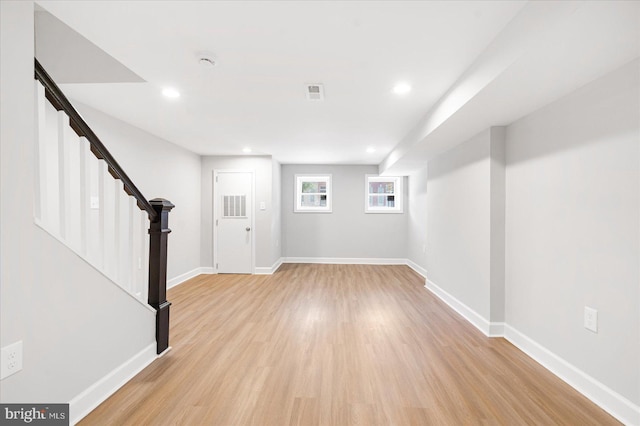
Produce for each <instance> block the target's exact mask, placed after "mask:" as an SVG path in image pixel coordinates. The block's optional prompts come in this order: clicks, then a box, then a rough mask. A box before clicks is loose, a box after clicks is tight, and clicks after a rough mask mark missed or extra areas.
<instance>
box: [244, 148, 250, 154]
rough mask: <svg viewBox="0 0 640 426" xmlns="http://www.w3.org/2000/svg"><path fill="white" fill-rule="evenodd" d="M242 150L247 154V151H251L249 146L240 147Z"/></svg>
mask: <svg viewBox="0 0 640 426" xmlns="http://www.w3.org/2000/svg"><path fill="white" fill-rule="evenodd" d="M242 152H245V153H247V154H248V153H250V152H251V148H249V147H247V148H242Z"/></svg>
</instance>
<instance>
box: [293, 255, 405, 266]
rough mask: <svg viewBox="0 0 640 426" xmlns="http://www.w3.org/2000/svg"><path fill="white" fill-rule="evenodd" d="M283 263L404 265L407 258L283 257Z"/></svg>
mask: <svg viewBox="0 0 640 426" xmlns="http://www.w3.org/2000/svg"><path fill="white" fill-rule="evenodd" d="M283 263H325V264H331V265H406V264H407V259H397V258H373V257H372V258H369V257H362V258H359V257H285V258H283Z"/></svg>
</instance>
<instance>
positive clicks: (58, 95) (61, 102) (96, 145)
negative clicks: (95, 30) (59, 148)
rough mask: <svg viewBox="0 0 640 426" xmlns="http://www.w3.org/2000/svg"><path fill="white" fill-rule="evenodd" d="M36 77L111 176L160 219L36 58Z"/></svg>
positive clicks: (141, 206) (148, 212)
mask: <svg viewBox="0 0 640 426" xmlns="http://www.w3.org/2000/svg"><path fill="white" fill-rule="evenodd" d="M35 78H36V79H38V80H39V81H40V82H41V83H42V85H43V86H44V89H45V95H46V97H47V99H48V100H49V102H51V104H52V105H53V106H54V108H55V109H57V110H58V111H61V110H63V111H64V112H65V113H66V114H67V115H68V116H69V124H70V125H71V128H72V129H73V130H74V131H75V132H76V133H77V134H78V136H84V137H85V138H86V139H87V140H88V141H89V143H90V144H91V152H93V154H94V155H95V156H96V157H98V158H99V159H102V160H104V161H105V162H106V163H107V167H108V170H109V173H110V174H111V176H113V177H114V178H115V179H120V180H121V181H122V183H123V184H124V190H125V192H126V193H127V194H129V195H131V196H132V197H134V198H135V199H136V202H137V204H138V207H139V208H140V210H144V211H146V212H147V214H148V215H149V220H150V221H151V222H156V221H157V220H158V213H157V212H156V210H155V209H154V208H153V206H152V205H151V203H149V201H148V200H147V199H146V198H145V197H144V195H142V192H140V190H139V189H138V188H137V187H136V186H135V184H134V183H133V182H132V181H131V179H130V178H129V176H127V174H126V173H125V172H124V170H122V167H120V165H119V164H118V162H117V161H116V160H115V158H113V156H112V155H111V153H110V152H109V150H108V149H107V148H106V147H105V146H104V144H103V143H102V141H100V138H98V136H96V134H95V133H94V132H93V130H91V128H90V127H89V125H88V124H87V123H86V121H84V119H83V118H82V117H81V116H80V114H79V113H78V111H76V109H75V108H74V107H73V105H71V102H69V100H68V99H67V97H66V96H65V95H64V93H62V91H61V90H60V88H59V87H58V85H57V84H56V83H55V82H54V81H53V79H52V78H51V77H50V76H49V74H48V73H47V72H46V71H45V70H44V68H42V65H40V62H38V60H37V59H35Z"/></svg>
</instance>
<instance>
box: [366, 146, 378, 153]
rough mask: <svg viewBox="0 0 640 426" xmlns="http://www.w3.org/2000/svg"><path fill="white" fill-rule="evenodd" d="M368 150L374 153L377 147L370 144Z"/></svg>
mask: <svg viewBox="0 0 640 426" xmlns="http://www.w3.org/2000/svg"><path fill="white" fill-rule="evenodd" d="M367 152H368V153H369V154H372V153H374V152H376V149H375V148H374V147H372V146H370V147H369V148H367Z"/></svg>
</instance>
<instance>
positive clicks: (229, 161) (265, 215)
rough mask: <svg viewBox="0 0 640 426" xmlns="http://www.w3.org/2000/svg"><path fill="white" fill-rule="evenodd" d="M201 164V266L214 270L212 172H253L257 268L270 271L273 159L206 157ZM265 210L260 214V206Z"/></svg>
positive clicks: (273, 229) (267, 157)
mask: <svg viewBox="0 0 640 426" xmlns="http://www.w3.org/2000/svg"><path fill="white" fill-rule="evenodd" d="M201 160H202V176H201V178H202V180H201V182H202V183H201V189H202V218H201V223H202V227H201V258H200V263H201V266H204V267H213V212H214V210H213V171H214V170H224V169H227V170H231V169H236V170H253V171H254V172H255V175H254V176H255V196H256V199H255V212H254V213H255V231H256V233H255V244H256V247H255V253H256V261H255V265H256V267H258V268H267V267H271V266H272V265H273V263H274V260H273V257H274V255H273V250H272V244H274V245H275V242H274V241H273V238H272V232H277V224H274V221H273V219H272V218H273V214H274V213H273V211H274V208H277V207H275V206H274V205H273V204H272V203H273V196H272V185H273V182H272V174H273V168H274V165H273V163H272V159H271V156H207V157H201ZM261 202H264V203H265V204H266V210H260V209H259V206H260V203H261Z"/></svg>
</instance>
